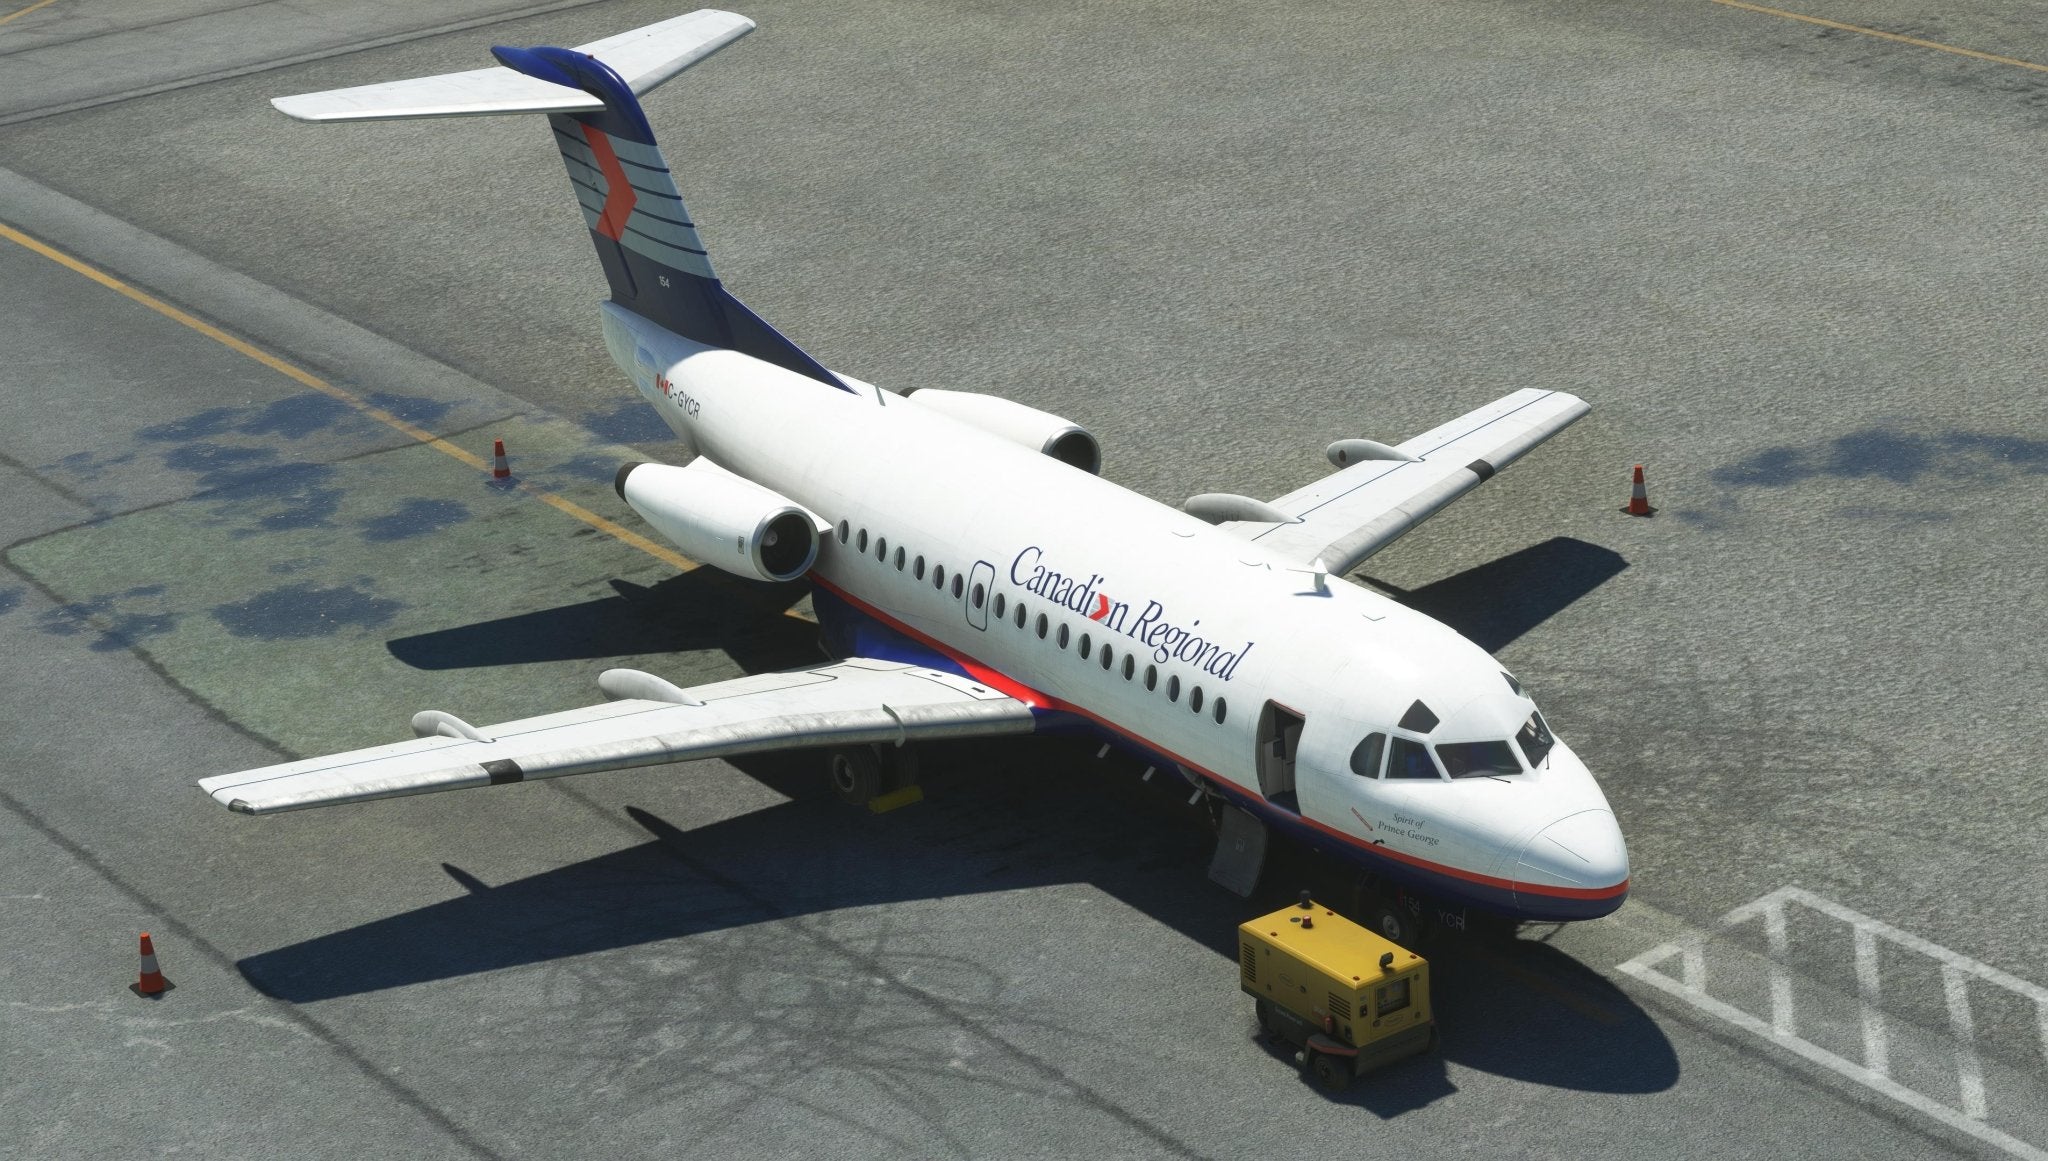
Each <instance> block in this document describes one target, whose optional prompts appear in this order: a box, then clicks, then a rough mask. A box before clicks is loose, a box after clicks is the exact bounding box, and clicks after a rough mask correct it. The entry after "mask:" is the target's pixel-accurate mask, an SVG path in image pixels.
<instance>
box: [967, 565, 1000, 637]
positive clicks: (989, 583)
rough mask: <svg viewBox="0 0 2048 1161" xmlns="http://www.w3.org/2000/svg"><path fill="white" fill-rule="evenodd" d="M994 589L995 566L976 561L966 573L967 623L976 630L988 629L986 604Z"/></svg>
mask: <svg viewBox="0 0 2048 1161" xmlns="http://www.w3.org/2000/svg"><path fill="white" fill-rule="evenodd" d="M995 587H996V566H995V565H992V564H990V563H989V562H987V561H985V560H977V561H975V562H974V567H973V568H972V569H971V570H969V571H968V573H967V599H966V600H965V601H964V602H962V603H963V604H964V605H966V607H967V623H968V624H970V625H972V626H974V627H975V628H977V629H986V628H988V602H989V599H990V594H991V593H993V592H994V591H995Z"/></svg>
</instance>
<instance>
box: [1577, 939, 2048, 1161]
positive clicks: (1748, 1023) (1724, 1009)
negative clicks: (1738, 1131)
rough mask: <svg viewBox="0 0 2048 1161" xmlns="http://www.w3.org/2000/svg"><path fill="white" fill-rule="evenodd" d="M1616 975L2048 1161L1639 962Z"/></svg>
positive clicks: (2013, 1150)
mask: <svg viewBox="0 0 2048 1161" xmlns="http://www.w3.org/2000/svg"><path fill="white" fill-rule="evenodd" d="M1616 970H1618V971H1622V972H1626V973H1627V974H1629V975H1631V976H1634V977H1635V978H1636V979H1639V980H1641V981H1642V982H1644V983H1646V984H1649V985H1651V986H1652V987H1655V988H1660V989H1662V990H1664V991H1666V992H1669V993H1671V994H1672V995H1674V996H1677V997H1678V998H1680V999H1682V1000H1684V1001H1685V1002H1686V1003H1688V1004H1691V1005H1693V1006H1694V1007H1696V1008H1699V1009H1700V1010H1702V1011H1705V1012H1708V1013H1710V1014H1712V1015H1715V1016H1719V1017H1720V1018H1721V1019H1723V1020H1726V1021H1728V1022H1729V1023H1730V1024H1733V1025H1735V1026H1736V1027H1738V1028H1741V1029H1743V1030H1744V1031H1747V1032H1753V1033H1755V1034H1756V1035H1758V1036H1761V1037H1763V1038H1764V1039H1765V1040H1768V1041H1770V1042H1771V1043H1773V1044H1776V1045H1777V1046H1779V1047H1780V1048H1783V1049H1784V1050H1785V1051H1787V1052H1790V1053H1792V1054H1793V1055H1795V1056H1799V1057H1802V1058H1804V1059H1806V1060H1809V1061H1811V1062H1813V1063H1814V1064H1818V1065H1820V1066H1821V1067H1822V1068H1825V1069H1827V1070H1829V1071H1830V1072H1835V1073H1839V1074H1841V1075H1842V1076H1845V1077H1848V1078H1849V1079H1850V1080H1853V1081H1855V1082H1856V1083H1858V1084H1861V1085H1863V1086H1865V1087H1867V1088H1870V1089H1872V1090H1874V1091H1876V1092H1879V1093H1882V1094H1884V1095H1885V1096H1888V1097H1890V1098H1891V1099H1893V1100H1895V1101H1897V1102H1899V1103H1900V1104H1902V1105H1905V1106H1906V1107H1908V1108H1910V1109H1913V1110H1914V1111H1915V1112H1919V1113H1924V1114H1925V1115H1927V1116H1929V1117H1932V1118H1934V1119H1935V1120H1937V1121H1940V1122H1941V1123H1942V1124H1944V1125H1947V1126H1949V1127H1950V1128H1952V1129H1956V1130H1958V1131H1960V1132H1964V1133H1968V1134H1969V1135H1970V1136H1972V1137H1975V1138H1977V1139H1978V1140H1980V1141H1983V1142H1985V1143H1986V1144H1989V1145H1996V1146H1997V1147H1999V1148H2000V1149H2003V1150H2005V1151H2006V1152H2008V1153H2010V1154H2012V1155H2013V1156H2015V1157H2023V1158H2025V1159H2026V1161H2048V1150H2043V1149H2038V1148H2036V1147H2034V1146H2032V1145H2029V1144H2027V1143H2026V1142H2025V1141H2022V1140H2020V1139H2019V1138H2017V1137H2014V1136H2011V1135H2010V1134H2007V1133H2003V1132H2000V1131H1999V1130H1997V1129H1994V1128H1992V1127H1991V1126H1990V1125H1987V1124H1985V1123H1984V1122H1983V1121H1980V1120H1977V1119H1975V1118H1972V1117H1968V1116H1965V1115H1963V1114H1962V1113H1960V1112H1958V1111H1956V1110H1955V1109H1952V1108H1949V1107H1948V1106H1947V1105H1944V1104H1942V1103H1941V1102H1939V1101H1935V1100H1930V1099H1929V1098H1927V1097H1924V1096H1921V1095H1920V1094H1919V1093H1917V1092H1914V1091H1913V1090H1912V1089H1910V1088H1907V1087H1906V1086H1905V1085H1902V1084H1900V1083H1898V1082H1897V1081H1895V1080H1893V1079H1892V1078H1890V1077H1888V1076H1883V1075H1880V1074H1878V1073H1875V1072H1872V1071H1871V1070H1869V1069H1867V1068H1865V1067H1863V1066H1862V1065H1860V1064H1857V1063H1855V1062H1854V1061H1849V1060H1844V1059H1842V1058H1841V1057H1839V1056H1836V1055H1835V1054H1834V1053H1832V1052H1829V1051H1828V1050H1827V1049H1825V1048H1819V1047H1816V1046H1814V1045H1812V1044H1808V1043H1807V1042H1806V1041H1804V1040H1801V1039H1799V1038H1798V1037H1797V1036H1780V1035H1778V1034H1777V1033H1776V1032H1775V1031H1773V1030H1772V1029H1771V1026H1770V1025H1769V1024H1767V1023H1765V1022H1764V1021H1762V1020H1759V1019H1757V1018H1756V1017H1755V1016H1752V1015H1750V1014H1749V1013H1748V1012H1745V1011H1743V1010H1742V1009H1740V1008H1737V1007H1734V1006H1732V1005H1729V1004H1724V1003H1722V1002H1721V1001H1719V1000H1716V999H1714V998H1713V997H1711V996H1704V995H1698V994H1695V993H1693V992H1691V991H1689V990H1687V989H1686V987H1685V986H1684V985H1683V984H1680V983H1679V982H1678V981H1677V980H1674V979H1672V978H1670V977H1669V976H1666V975H1663V974H1661V973H1658V972H1654V971H1651V970H1649V969H1648V968H1643V967H1638V966H1637V964H1636V962H1635V961H1634V960H1630V961H1629V962H1627V963H1625V964H1622V965H1621V966H1620V967H1619V968H1617V969H1616Z"/></svg>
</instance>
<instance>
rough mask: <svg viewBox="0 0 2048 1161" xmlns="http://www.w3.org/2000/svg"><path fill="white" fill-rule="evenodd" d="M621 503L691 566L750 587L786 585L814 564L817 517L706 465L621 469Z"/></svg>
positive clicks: (697, 462) (707, 462)
mask: <svg viewBox="0 0 2048 1161" xmlns="http://www.w3.org/2000/svg"><path fill="white" fill-rule="evenodd" d="M612 486H613V487H615V488H617V489H618V491H619V498H620V499H621V500H624V501H625V502H626V504H627V506H628V507H630V508H632V509H633V511H635V512H638V513H639V514H640V517H641V519H643V520H645V521H647V522H648V523H649V524H651V525H653V526H654V528H655V530H656V531H658V532H660V533H661V534H662V535H663V536H666V537H668V538H669V539H670V540H671V541H673V542H674V543H675V546H676V547H677V548H680V549H682V550H683V552H684V554H685V555H687V556H689V557H690V558H691V559H692V560H696V561H701V562H703V563H704V564H709V565H715V566H717V567H718V568H721V569H724V570H725V571H726V572H729V573H732V574H734V575H735V576H743V577H748V578H750V579H753V580H767V581H788V580H795V579H796V578H798V577H800V576H802V575H804V573H806V572H808V571H810V567H811V564H812V563H813V562H814V561H816V560H817V559H818V525H817V521H816V520H815V518H813V517H812V516H811V514H810V513H809V512H807V511H805V510H804V509H802V508H800V507H798V506H797V505H795V504H793V503H791V502H790V501H789V500H788V499H786V498H784V497H783V496H781V495H779V494H777V493H775V492H772V491H770V490H769V489H767V488H764V487H762V486H761V485H759V484H756V483H754V482H753V481H751V480H745V479H742V478H740V477H739V476H736V475H733V474H732V473H731V472H728V471H726V470H725V469H724V468H721V467H719V466H718V465H716V464H714V463H712V462H711V461H710V460H706V459H698V460H693V461H691V463H690V464H689V466H687V467H681V468H678V467H675V466H673V465H670V464H627V465H625V466H624V467H622V468H620V469H619V475H618V478H617V479H616V480H614V481H613V482H612Z"/></svg>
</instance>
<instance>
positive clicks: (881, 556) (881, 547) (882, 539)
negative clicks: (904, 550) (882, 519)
mask: <svg viewBox="0 0 2048 1161" xmlns="http://www.w3.org/2000/svg"><path fill="white" fill-rule="evenodd" d="M875 559H876V560H879V561H883V562H884V563H886V562H887V561H888V559H889V538H888V537H886V536H877V537H875Z"/></svg>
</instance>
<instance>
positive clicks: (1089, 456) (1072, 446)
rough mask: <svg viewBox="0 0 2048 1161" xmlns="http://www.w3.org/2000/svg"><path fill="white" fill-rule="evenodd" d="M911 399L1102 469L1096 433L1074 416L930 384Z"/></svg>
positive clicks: (1073, 463) (1094, 471) (1091, 469)
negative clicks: (1063, 415) (1094, 434)
mask: <svg viewBox="0 0 2048 1161" xmlns="http://www.w3.org/2000/svg"><path fill="white" fill-rule="evenodd" d="M910 399H911V400H912V401H914V402H916V403H917V404H919V405H920V406H923V407H929V408H931V409H932V410H933V411H939V412H943V413H945V414H947V415H950V416H952V417H953V418H954V419H957V420H959V421H960V422H962V423H971V424H973V425H974V426H976V427H978V428H980V429H982V430H983V431H986V432H988V433H989V434H991V435H999V436H1001V437H1003V438H1004V439H1007V440H1009V441H1010V442H1011V443H1021V444H1023V445H1024V446H1025V447H1028V448H1030V449H1031V450H1032V451H1036V452H1044V453H1045V454H1046V455H1049V456H1051V457H1052V458H1054V459H1056V460H1058V461H1059V462H1061V463H1063V464H1066V465H1068V466H1070V467H1076V468H1079V469H1081V470H1082V471H1084V472H1087V473H1088V474H1089V475H1091V476H1093V475H1098V474H1100V473H1101V471H1102V448H1101V446H1100V445H1099V444H1097V443H1096V442H1095V437H1094V436H1092V435H1090V434H1088V429H1087V428H1085V427H1082V426H1081V425H1080V424H1078V423H1075V422H1074V421H1073V420H1071V419H1061V418H1060V417H1059V416H1057V415H1054V414H1052V413H1051V412H1049V411H1040V410H1038V409H1037V408H1036V407H1026V406H1024V405H1023V404H1022V403H1017V402H1013V401H1012V400H1008V399H1000V398H997V397H996V396H994V395H982V394H979V393H977V392H973V391H939V390H935V389H932V388H929V387H928V388H926V389H924V390H922V391H918V392H915V393H914V394H912V395H911V396H910Z"/></svg>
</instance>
